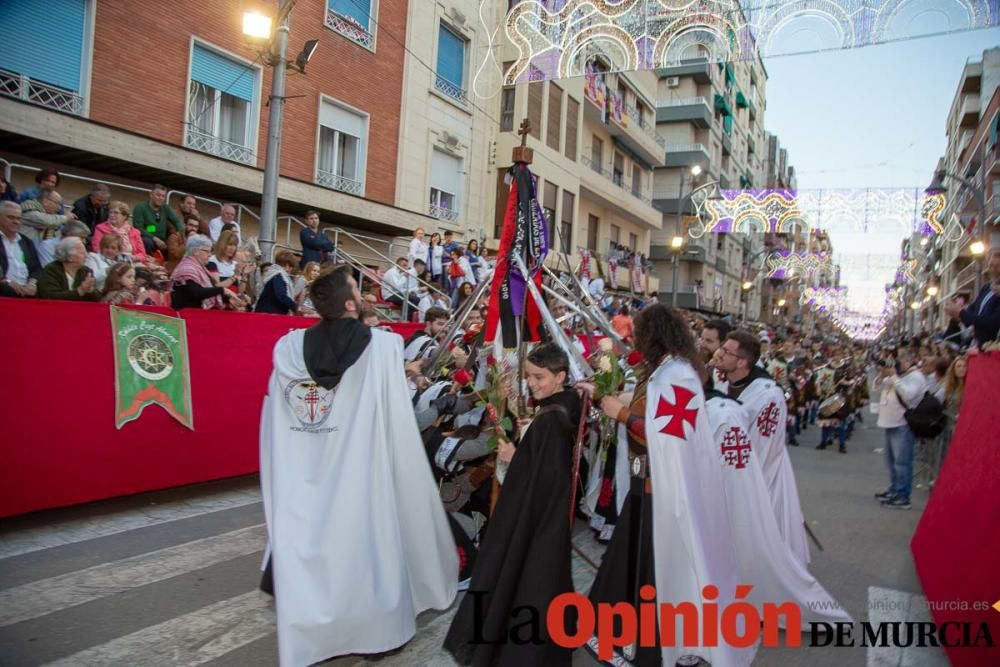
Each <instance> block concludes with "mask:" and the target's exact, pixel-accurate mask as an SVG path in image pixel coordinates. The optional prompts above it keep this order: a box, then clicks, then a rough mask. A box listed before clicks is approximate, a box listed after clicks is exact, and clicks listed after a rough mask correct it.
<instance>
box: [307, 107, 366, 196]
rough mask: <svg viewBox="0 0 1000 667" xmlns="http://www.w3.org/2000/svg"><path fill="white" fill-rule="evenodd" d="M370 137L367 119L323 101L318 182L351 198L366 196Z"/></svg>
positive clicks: (317, 170)
mask: <svg viewBox="0 0 1000 667" xmlns="http://www.w3.org/2000/svg"><path fill="white" fill-rule="evenodd" d="M367 137H368V119H367V118H365V117H363V116H361V115H359V114H357V113H354V112H353V111H350V110H349V109H347V108H346V107H342V106H340V105H339V104H335V103H333V102H331V101H329V100H323V101H322V104H321V106H320V110H319V153H318V154H317V161H316V182H317V183H319V184H320V185H323V186H326V187H328V188H333V189H334V190H340V191H342V192H349V193H350V194H352V195H364V191H365V182H364V181H365V177H364V157H365V153H366V150H367V146H366V144H367Z"/></svg>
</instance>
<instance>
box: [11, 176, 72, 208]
mask: <svg viewBox="0 0 1000 667" xmlns="http://www.w3.org/2000/svg"><path fill="white" fill-rule="evenodd" d="M61 180H62V179H61V178H60V176H59V172H58V171H57V170H56V169H55V168H53V167H46V168H45V169H42V170H40V171H39V172H38V173H37V174H35V183H37V185H35V186H33V187H30V188H28V189H27V190H25V191H23V192H22V193H21V194H20V196H19V197H18V199H17V201H18V202H19V203H21V204H23V203H24V202H26V201H31V200H32V199H38V195H40V194H41V193H42V192H44V191H46V190H48V191H52V190H55V189H56V188H58V187H59V183H60V181H61ZM64 212H65V211H63V208H62V199H60V200H59V210H58V211H56V213H58V214H60V215H62V214H63V213H64Z"/></svg>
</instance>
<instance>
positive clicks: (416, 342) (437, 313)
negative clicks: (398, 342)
mask: <svg viewBox="0 0 1000 667" xmlns="http://www.w3.org/2000/svg"><path fill="white" fill-rule="evenodd" d="M449 317H450V316H449V315H448V311H447V310H445V309H444V308H428V309H427V312H426V313H424V328H423V329H421V330H419V331H417V332H415V333H414V334H413V335H412V336H410V337H409V338H407V339H406V342H405V343H404V344H403V345H404V347H403V359H405V360H406V361H408V362H409V361H415V360H417V359H427V358H428V357H430V356H431V355H432V354H434V351H435V350H436V349H437V344H436V342H435V341H436V340H437V337H438V334H440V333H441V331H442V330H443V329H444V328H445V327H446V326H448V318H449Z"/></svg>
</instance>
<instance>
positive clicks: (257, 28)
mask: <svg viewBox="0 0 1000 667" xmlns="http://www.w3.org/2000/svg"><path fill="white" fill-rule="evenodd" d="M243 34H244V35H246V36H247V37H252V38H253V39H264V40H267V39H270V38H271V17H270V16H265V15H263V14H261V13H260V12H243Z"/></svg>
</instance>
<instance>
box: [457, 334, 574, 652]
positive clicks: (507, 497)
mask: <svg viewBox="0 0 1000 667" xmlns="http://www.w3.org/2000/svg"><path fill="white" fill-rule="evenodd" d="M525 369H526V372H525V375H526V379H527V383H528V387H529V388H530V389H531V394H532V396H533V397H534V399H535V403H536V405H537V406H538V412H537V413H536V415H535V417H534V419H533V420H532V421H531V425H530V426H529V427H528V430H527V431H526V432H525V434H524V437H523V438H522V439H521V442H520V443H519V444H518V446H517V449H516V455H512V452H511V449H512V448H511V446H510V444H509V443H501V445H500V447H499V449H498V454H499V456H500V457H501V458H505V457H506V456H511V459H510V468H509V469H508V471H507V476H506V478H505V480H504V484H503V487H502V488H501V491H500V497H499V499H498V501H497V504H496V508H495V510H494V512H493V516H492V517H491V519H490V523H489V525H488V527H487V530H486V536H485V537H484V539H483V543H482V545H481V549H480V551H479V558H478V559H477V561H476V565H475V569H474V570H473V573H472V582H471V584H470V586H469V592H468V593H467V594H466V596H465V598H464V599H463V600H462V603H461V605H460V606H459V609H458V612H457V613H456V614H455V618H454V620H453V621H452V624H451V628H450V629H449V630H448V636H447V637H446V638H445V641H444V648H445V649H447V650H448V651H449V652H450V653H451V654H452V655H453V656H454V657H455V660H456V661H457V662H458V663H459V664H462V665H481V666H486V665H516V666H517V667H522V666H525V665H569V664H570V663H571V661H572V651H571V650H569V649H565V648H561V647H559V646H556V645H555V644H554V643H553V642H552V640H551V638H550V637H549V635H548V632H547V630H546V627H545V619H546V613H547V610H548V605H549V603H550V602H551V601H552V600H553V598H555V597H556V596H558V595H560V594H562V593H569V592H572V591H573V581H572V576H571V570H570V537H571V535H570V524H569V519H570V497H571V495H572V489H573V480H572V475H573V447H574V444H575V440H576V434H577V428H578V425H579V423H580V412H581V402H580V398H579V396H578V394H577V393H576V391H574V390H572V389H565V388H564V385H565V383H566V379H567V376H568V373H569V359H568V358H567V356H566V353H565V352H563V351H562V350H561V349H560V348H559V347H558V346H557V345H555V344H552V343H546V344H543V345H539V346H538V347H536V348H535V349H534V350H532V352H531V353H530V354H528V356H527V363H526V365H525ZM575 620H576V619H575V618H568V619H566V629H567V632H569V633H570V634H572V633H573V632H574V631H575Z"/></svg>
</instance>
